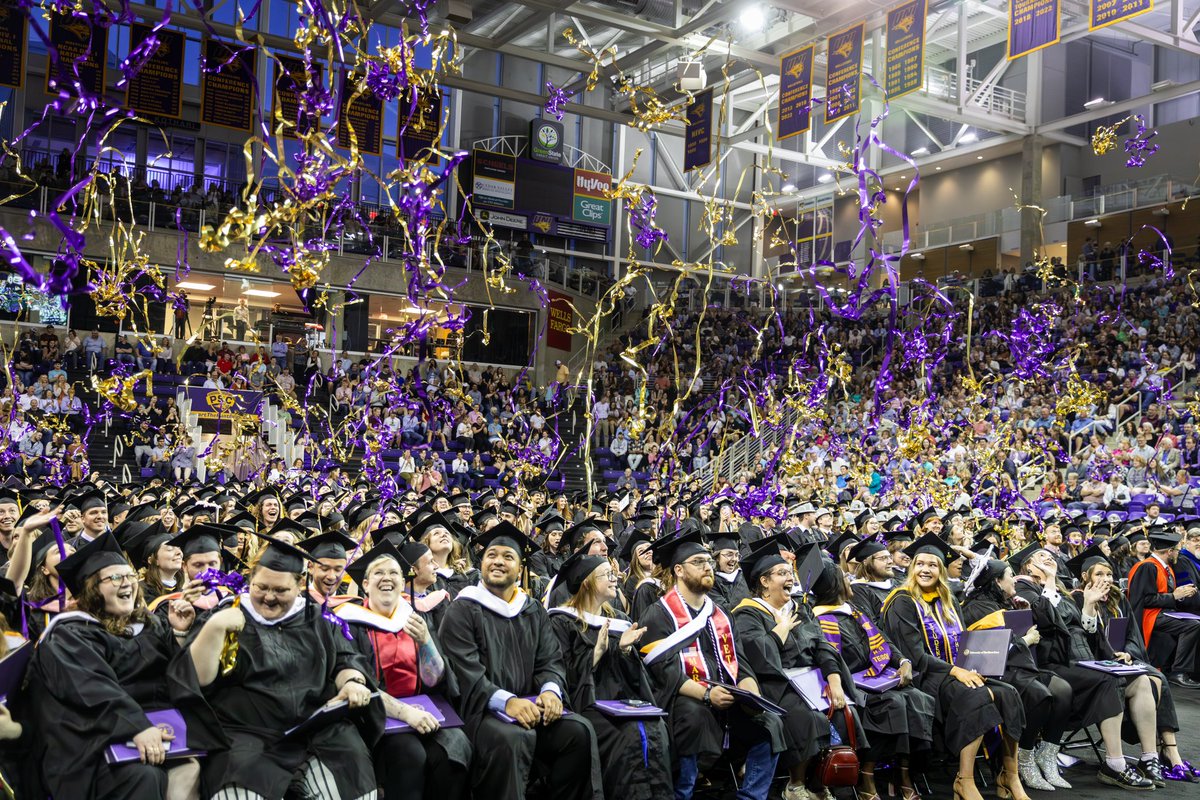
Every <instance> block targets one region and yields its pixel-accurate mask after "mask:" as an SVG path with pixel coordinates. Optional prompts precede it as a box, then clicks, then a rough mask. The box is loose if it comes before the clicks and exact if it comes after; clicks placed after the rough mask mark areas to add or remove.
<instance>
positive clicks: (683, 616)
mask: <svg viewBox="0 0 1200 800" xmlns="http://www.w3.org/2000/svg"><path fill="white" fill-rule="evenodd" d="M662 603H663V605H665V606H666V607H667V610H668V611H670V612H671V620H672V621H673V622H674V623H675V630H679V629H680V628H682V627H683V626H684V625H687V624H688V623H690V622H692V615H691V614H690V613H689V612H688V609H687V603H685V602H683V598H682V597H680V596H679V590H678V589H672V590H671V591H669V592H667V593H666V594H665V595H663V598H662ZM711 607H712V613H711V614H710V615H709V617H708V621H707V622H706V623H705V626H704V627H706V628H708V633H709V635H710V636H711V637H712V641H713V644H714V646H715V653H714V655H716V657H717V662H718V663H719V664H721V666H722V667H724V669H725V672H726V673H727V674H728V675H729V678H730V680H729V682H730V683H733V684H736V683H737V676H738V663H737V650H736V649H735V648H734V645H733V626H732V625H730V624H729V617H727V616H725V612H724V611H722V610H721V609H719V608H717V606H716V604H715V603H711ZM679 659H680V661H682V662H683V673H684V675H686V676H687V677H688V678H691V679H692V680H694V681H700V682H705V683H712V682H717V683H724V682H725V681H723V680H722V679H721V678H722V676H720V675H716V676H713V675H710V674H709V670H708V662H707V661H706V660H705V659H704V654H703V653H702V652H701V650H700V636H699V634H697V636H696V638H695V639H693V640H692V643H691V644H689V645H688V646H687V647H685V648H684V649H683V652H681V653H680V654H679Z"/></svg>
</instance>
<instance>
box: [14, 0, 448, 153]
mask: <svg viewBox="0 0 1200 800" xmlns="http://www.w3.org/2000/svg"><path fill="white" fill-rule="evenodd" d="M27 32H28V18H27V17H26V15H25V13H23V12H22V9H20V8H19V7H16V6H8V5H4V6H0V86H9V87H13V88H17V89H20V88H24V78H25V73H26V71H27V69H26V59H27V56H28V52H27V47H26V41H27ZM47 38H48V40H49V45H50V46H51V47H52V48H53V49H54V51H55V52H56V53H57V59H55V60H54V61H53V62H49V60H48V63H52V64H53V66H52V68H49V69H47V70H46V76H45V90H46V92H47V93H48V94H50V95H59V94H66V95H69V96H72V97H79V96H81V95H88V96H91V97H103V96H104V95H105V90H106V89H107V85H108V84H107V81H108V76H109V71H110V67H109V64H110V62H111V63H115V62H116V61H117V58H116V55H115V54H114V53H113V52H111V51H110V50H109V30H108V29H107V28H101V27H93V26H92V25H89V24H88V21H87V20H85V19H81V18H78V17H67V16H61V15H59V16H54V17H52V18H51V20H50V25H49V30H48V33H47ZM186 45H187V38H186V35H185V34H184V33H183V32H181V31H175V30H170V29H167V28H158V29H156V28H155V26H153V25H149V24H142V23H137V22H135V23H131V24H130V25H129V46H130V52H131V53H133V54H135V55H134V59H135V60H137V61H140V63H141V66H140V68H139V69H138V70H137V73H136V74H135V75H134V76H133V77H132V78H131V79H129V80H128V81H127V82H126V83H125V86H124V88H125V92H126V101H125V104H126V106H127V107H128V108H129V109H130V110H132V111H135V112H137V113H138V114H139V115H141V116H144V117H147V118H150V119H152V120H154V121H166V120H182V119H183V92H184V61H185V49H186ZM255 55H256V53H255V48H254V47H253V46H251V45H247V44H243V43H239V42H223V41H220V40H218V39H211V38H206V39H204V41H203V59H202V62H201V75H200V123H201V124H205V125H217V126H220V127H223V128H231V129H233V130H237V131H242V132H246V133H249V132H250V131H251V130H252V128H253V127H254V124H255V120H254V114H255V107H256V102H257V100H256V95H257V94H258V75H257V66H256V65H257V59H256V57H255ZM272 64H273V66H274V74H273V75H272V86H273V91H272V92H271V97H272V108H271V117H270V118H269V119H268V120H267V125H268V127H269V128H270V129H271V130H272V131H274V130H276V127H277V126H276V124H275V121H274V120H275V119H276V118H278V117H282V119H283V120H284V121H285V122H286V123H287V124H285V125H284V126H282V129H281V132H282V134H283V135H284V136H285V137H287V138H296V136H297V135H298V134H303V133H305V132H307V131H308V130H310V129H311V128H312V126H313V124H314V123H315V120H312V119H304V118H301V114H300V109H301V107H302V104H301V96H302V95H303V93H304V92H306V91H308V90H309V87H317V88H318V89H322V90H323V87H324V83H323V78H324V68H323V66H322V64H320V63H317V62H311V61H310V62H308V63H306V62H305V61H304V60H303V59H301V58H296V57H293V56H287V55H280V54H276V55H275V56H274V58H273V59H272ZM112 69H115V67H113V68H112ZM360 77H361V76H360V75H358V74H355V73H353V72H351V71H350V70H349V69H342V70H341V74H340V76H339V78H340V81H339V83H338V87H337V89H338V90H339V91H340V97H341V98H342V107H341V113H339V115H338V124H337V131H336V134H335V135H336V140H337V144H338V145H340V146H341V147H346V148H349V147H351V145H352V143H353V145H354V146H356V147H357V148H358V149H359V150H360V151H362V152H364V153H370V154H372V155H381V154H382V151H383V118H384V109H383V102H382V101H381V100H380V99H379V98H377V97H375V96H374V95H373V94H372V93H371V92H369V91H366V90H365V89H363V90H360V89H359V86H360ZM399 102H400V114H399V118H400V130H399V135H398V137H397V139H398V143H397V148H398V151H399V152H398V155H399V156H400V157H402V158H405V159H412V158H414V157H416V156H417V155H418V153H420V151H422V150H426V149H428V148H431V147H435V146H436V145H437V143H438V141H439V139H440V134H441V130H442V117H443V108H444V97H443V95H442V93H441V92H440V91H438V90H433V89H427V88H424V87H418V88H416V89H415V90H414V91H413V92H411V93H410V94H407V95H404V96H402V97H401V98H400V101H399ZM164 124H166V123H165V122H164ZM192 124H195V123H192Z"/></svg>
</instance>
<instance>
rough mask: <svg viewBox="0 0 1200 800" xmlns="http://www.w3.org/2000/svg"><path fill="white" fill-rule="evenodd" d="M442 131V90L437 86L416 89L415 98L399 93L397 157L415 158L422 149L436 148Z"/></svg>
mask: <svg viewBox="0 0 1200 800" xmlns="http://www.w3.org/2000/svg"><path fill="white" fill-rule="evenodd" d="M441 133H442V92H441V90H440V89H427V88H425V87H420V88H418V89H417V95H416V99H415V100H414V99H413V98H412V96H411V95H409V94H408V93H405V94H403V95H401V96H400V137H399V140H398V144H399V146H400V157H401V158H403V159H405V160H406V161H407V160H409V159H414V158H417V154H418V153H420V152H421V151H422V150H428V149H431V148H436V147H437V143H438V138H439V137H440V136H441Z"/></svg>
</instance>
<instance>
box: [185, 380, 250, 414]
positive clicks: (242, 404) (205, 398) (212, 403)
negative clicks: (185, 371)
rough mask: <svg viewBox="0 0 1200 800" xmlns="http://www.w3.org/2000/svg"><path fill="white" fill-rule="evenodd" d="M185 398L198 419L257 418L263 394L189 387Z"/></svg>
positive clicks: (239, 390) (240, 390)
mask: <svg viewBox="0 0 1200 800" xmlns="http://www.w3.org/2000/svg"><path fill="white" fill-rule="evenodd" d="M187 398H188V400H190V401H191V402H192V411H193V412H194V413H195V414H196V416H197V417H199V418H200V419H218V418H220V419H229V418H230V417H254V418H257V417H258V415H259V409H260V408H261V407H262V399H263V393H262V392H250V391H245V390H243V389H205V388H203V387H201V386H189V387H188V388H187Z"/></svg>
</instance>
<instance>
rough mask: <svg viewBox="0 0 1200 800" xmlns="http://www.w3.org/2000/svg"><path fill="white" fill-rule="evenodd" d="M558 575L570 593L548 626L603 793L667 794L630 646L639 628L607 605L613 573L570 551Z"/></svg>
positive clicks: (656, 723) (661, 740)
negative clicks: (596, 760)
mask: <svg viewBox="0 0 1200 800" xmlns="http://www.w3.org/2000/svg"><path fill="white" fill-rule="evenodd" d="M558 578H559V583H560V584H561V585H563V586H565V587H566V588H567V591H568V592H570V597H569V599H568V600H567V601H566V603H564V604H563V605H562V606H559V607H557V608H552V609H550V624H551V626H552V627H553V629H554V633H555V635H557V636H558V641H559V645H560V647H561V648H562V652H563V660H564V662H565V665H566V670H567V684H568V686H569V687H570V692H571V695H570V696H571V706H572V707H573V708H574V709H575V710H576V711H577V712H579V713H582V714H583V715H584V716H585V717H587V719H588V721H589V722H590V723H591V724H592V727H593V728H594V729H595V731H596V742H597V745H598V746H599V750H600V761H601V764H602V765H603V767H602V769H601V773H602V775H603V778H604V794H605V796H606V797H611V798H623V799H624V800H657V798H664V797H670V796H671V793H672V785H671V765H670V760H669V757H668V752H667V727H666V723H665V722H664V720H663V719H662V718H661V711H660V710H659V709H657V708H655V707H654V705H653V703H654V693H653V691H652V688H651V685H650V676H649V674H648V673H647V672H646V668H645V666H644V665H643V664H642V660H641V657H640V656H639V655H638V653H637V650H636V649H635V647H636V645H637V643H638V642H639V640H641V638H642V636H643V635H644V634H645V632H646V629H645V628H640V627H638V626H637V625H636V624H634V623H633V622H631V621H630V619H629V617H628V616H626V615H625V614H623V613H622V612H621V611H619V610H617V609H615V608H614V607H613V605H612V604H613V602H614V601H615V600H616V597H617V575H616V572H615V571H614V570H613V568H612V565H611V564H610V563H609V562H608V560H607V559H605V558H602V557H600V556H585V555H583V554H582V553H576V554H574V555H572V556H571V557H570V558H568V559H567V560H566V561H565V562H564V563H563V565H562V568H561V570H560V572H559V574H558ZM606 701H608V702H611V701H633V703H638V704H645V705H646V707H647V708H648V709H649V713H644V714H641V715H638V714H637V709H633V710H632V711H631V710H630V709H628V708H624V709H622V712H623V713H632V714H634V716H617V715H616V714H615V713H614V712H613V711H612V710H610V709H609V708H608V706H606V705H604V703H605V702H606ZM651 714H658V715H659V716H657V717H656V716H652V715H651Z"/></svg>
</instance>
